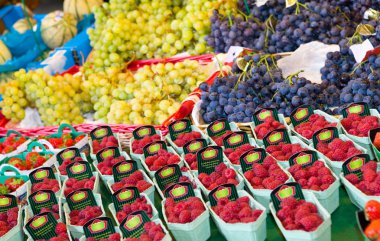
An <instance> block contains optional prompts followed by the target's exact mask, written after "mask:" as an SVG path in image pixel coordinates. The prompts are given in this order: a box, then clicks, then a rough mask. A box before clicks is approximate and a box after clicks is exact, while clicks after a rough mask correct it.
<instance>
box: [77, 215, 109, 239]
mask: <svg viewBox="0 0 380 241" xmlns="http://www.w3.org/2000/svg"><path fill="white" fill-rule="evenodd" d="M83 230H84V235H85V236H86V238H90V237H93V238H95V239H97V240H99V239H103V238H104V239H107V238H108V237H109V236H110V235H111V234H114V233H115V232H116V231H115V227H114V226H113V224H112V221H111V219H110V218H108V217H98V218H94V219H91V220H90V221H88V222H87V223H86V224H85V225H84V226H83Z"/></svg>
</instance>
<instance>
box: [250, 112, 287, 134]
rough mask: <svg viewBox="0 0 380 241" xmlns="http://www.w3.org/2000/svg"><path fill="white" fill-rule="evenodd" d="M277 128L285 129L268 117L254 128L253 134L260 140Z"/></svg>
mask: <svg viewBox="0 0 380 241" xmlns="http://www.w3.org/2000/svg"><path fill="white" fill-rule="evenodd" d="M279 128H285V126H284V125H283V124H281V123H280V122H278V121H276V120H275V119H274V118H273V117H268V118H266V119H265V120H264V122H263V123H261V124H260V125H257V126H256V127H255V133H256V136H257V138H258V139H260V140H262V139H263V138H264V137H265V136H266V135H267V134H268V133H269V132H271V131H273V130H276V129H279Z"/></svg>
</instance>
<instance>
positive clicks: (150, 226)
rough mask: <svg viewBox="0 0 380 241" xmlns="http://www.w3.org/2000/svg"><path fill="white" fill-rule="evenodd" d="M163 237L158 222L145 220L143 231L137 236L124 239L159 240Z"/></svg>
mask: <svg viewBox="0 0 380 241" xmlns="http://www.w3.org/2000/svg"><path fill="white" fill-rule="evenodd" d="M164 237H165V233H164V230H162V228H161V225H160V224H156V223H155V222H147V223H146V224H144V232H143V233H142V234H141V235H140V237H139V238H127V239H125V241H161V240H162V239H163V238H164Z"/></svg>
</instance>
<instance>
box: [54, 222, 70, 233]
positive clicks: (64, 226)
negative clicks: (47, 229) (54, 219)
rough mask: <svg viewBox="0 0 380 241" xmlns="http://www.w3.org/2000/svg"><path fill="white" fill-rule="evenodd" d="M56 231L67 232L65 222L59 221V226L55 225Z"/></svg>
mask: <svg viewBox="0 0 380 241" xmlns="http://www.w3.org/2000/svg"><path fill="white" fill-rule="evenodd" d="M55 233H56V234H58V235H59V234H61V233H67V228H66V225H65V224H64V223H57V226H55Z"/></svg>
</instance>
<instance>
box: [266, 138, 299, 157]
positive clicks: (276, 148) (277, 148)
mask: <svg viewBox="0 0 380 241" xmlns="http://www.w3.org/2000/svg"><path fill="white" fill-rule="evenodd" d="M305 150H306V149H305V148H303V147H302V146H301V145H300V144H298V143H295V144H288V143H283V142H281V143H279V144H278V145H273V146H268V147H267V148H266V151H267V152H268V153H269V154H271V155H272V156H273V157H274V158H276V159H277V160H279V161H287V160H289V158H290V157H291V156H292V155H294V154H296V153H297V152H300V151H305Z"/></svg>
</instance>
